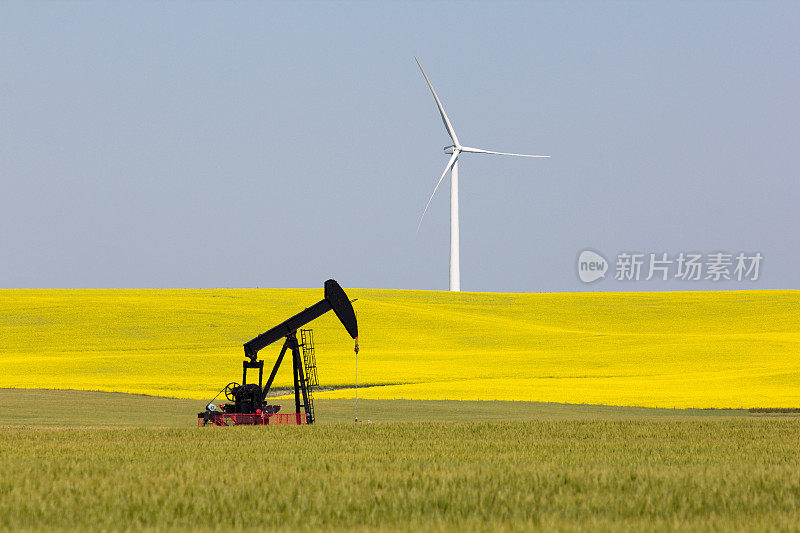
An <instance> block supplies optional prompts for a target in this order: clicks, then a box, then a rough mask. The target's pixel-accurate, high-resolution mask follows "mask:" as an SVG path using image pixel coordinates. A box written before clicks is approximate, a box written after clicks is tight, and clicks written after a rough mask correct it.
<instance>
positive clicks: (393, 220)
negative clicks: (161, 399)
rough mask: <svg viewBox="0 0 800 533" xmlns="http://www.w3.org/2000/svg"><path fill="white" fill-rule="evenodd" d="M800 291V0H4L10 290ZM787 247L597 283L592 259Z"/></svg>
mask: <svg viewBox="0 0 800 533" xmlns="http://www.w3.org/2000/svg"><path fill="white" fill-rule="evenodd" d="M414 55H416V56H418V57H419V58H420V60H421V61H422V64H423V66H424V67H425V69H426V71H427V73H428V75H429V76H430V77H431V81H432V82H433V84H434V87H435V88H436V89H437V92H438V93H439V96H440V97H441V99H442V101H443V103H444V106H445V109H446V110H447V113H448V114H449V116H450V119H451V120H452V122H453V124H454V126H455V128H456V131H457V133H458V135H459V138H460V140H461V142H463V143H464V144H466V145H469V146H477V147H481V148H487V149H493V150H500V151H511V152H522V153H542V154H550V155H552V158H551V159H547V160H535V159H534V160H531V159H521V158H500V157H493V156H479V155H474V154H473V155H470V154H467V155H464V156H462V158H461V159H460V161H461V172H460V183H461V188H460V197H461V204H460V205H461V239H462V241H461V244H462V246H461V276H462V289H464V290H472V291H517V292H530V291H574V290H662V289H740V288H794V289H796V288H798V279H799V278H800V276H798V266H799V265H800V252H798V248H797V244H798V239H797V236H796V228H797V227H798V225H799V224H798V223H800V209H798V206H799V205H800V184H798V174H799V173H798V170H800V163H799V162H798V158H797V145H798V139H799V136H798V124H800V104H799V103H798V97H797V95H798V94H800V68H798V66H799V65H800V4H798V3H797V2H785V3H780V2H778V3H762V2H752V3H740V2H720V3H718V2H665V3H660V4H659V3H655V2H631V3H626V2H622V3H611V2H575V3H570V2H566V3H563V2H546V3H533V2H531V3H507V4H497V3H494V2H492V3H488V2H487V3H470V4H464V5H462V4H451V3H393V4H388V5H385V4H381V5H373V4H371V3H365V2H364V3H362V2H358V3H256V2H246V3H229V2H224V3H223V2H220V3H212V2H199V3H197V2H187V3H182V2H164V3H141V2H130V3H124V2H103V3H76V2H66V3H45V2H19V3H17V2H3V3H2V4H0V183H2V195H1V196H0V248H1V249H2V256H0V257H1V259H0V286H2V287H63V288H73V287H154V288H160V287H256V286H260V287H321V285H322V281H323V280H324V279H326V278H327V277H331V276H332V277H336V278H337V279H339V280H340V282H342V283H343V285H345V286H348V287H375V288H416V289H446V288H447V280H448V260H449V258H448V254H449V184H448V182H446V183H445V184H443V187H444V188H443V189H442V190H440V192H439V193H438V194H437V197H436V198H435V199H434V201H433V203H432V205H431V208H430V210H429V212H428V214H427V215H426V218H425V221H424V223H423V225H422V228H421V230H420V232H419V233H417V231H416V228H417V221H418V217H419V215H420V213H421V211H422V208H423V207H424V205H425V202H426V201H427V198H428V196H429V195H430V193H431V191H432V190H433V186H434V184H435V182H436V180H437V179H438V177H439V175H440V173H441V170H442V168H443V167H444V165H445V163H446V161H447V156H446V155H445V154H444V153H443V152H442V148H443V147H444V146H445V145H447V144H449V138H448V137H447V135H446V133H445V131H444V128H443V126H442V124H441V122H440V119H439V116H438V113H437V111H436V108H435V105H434V102H433V100H432V98H431V96H430V93H429V92H428V89H427V87H426V85H425V81H424V79H423V78H422V76H421V74H420V73H419V71H418V69H417V66H416V64H415V63H414V59H413V56H414ZM586 248H589V249H592V250H596V251H599V252H601V253H602V254H603V255H604V256H606V257H607V258H608V259H609V261H610V262H611V263H612V265H611V269H612V270H613V268H614V265H613V262H614V259H615V255H616V254H617V253H618V252H622V251H639V252H642V253H651V252H652V253H661V252H667V253H669V254H673V255H675V254H678V253H679V252H682V251H683V252H690V251H696V252H700V253H704V254H708V253H712V252H717V251H726V252H730V253H738V252H740V251H743V252H748V253H750V252H756V251H758V252H760V253H761V254H762V255H763V256H764V261H763V264H762V271H761V272H760V279H759V280H758V281H755V282H753V281H743V282H736V281H729V282H719V283H712V282H710V281H705V282H704V281H698V282H686V281H683V282H681V281H671V282H659V281H656V280H651V281H648V282H645V281H639V282H617V281H615V280H613V279H611V278H613V272H609V275H608V276H607V278H606V279H605V280H601V281H598V282H596V283H594V284H591V285H584V284H583V283H581V282H580V281H579V279H578V276H577V273H576V260H577V257H578V254H579V253H580V252H581V251H582V250H584V249H586Z"/></svg>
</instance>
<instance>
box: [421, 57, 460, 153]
mask: <svg viewBox="0 0 800 533" xmlns="http://www.w3.org/2000/svg"><path fill="white" fill-rule="evenodd" d="M414 61H416V62H417V66H418V67H419V69H420V70H421V71H422V75H423V76H425V81H427V82H428V87H429V88H430V90H431V94H432V95H433V99H434V100H436V106H437V107H438V108H439V114H440V115H442V122H444V127H445V128H446V129H447V133H448V135H450V138H451V139H453V144H455V145H456V146H459V142H458V137H456V130H454V129H453V125H452V124H450V119H448V118H447V113H445V112H444V108H443V107H442V103H441V102H440V101H439V97H438V96H436V91H434V90H433V85H431V80H429V79H428V75H427V74H425V71H424V70H423V68H422V65H420V64H419V59H417V58H416V57H415V58H414Z"/></svg>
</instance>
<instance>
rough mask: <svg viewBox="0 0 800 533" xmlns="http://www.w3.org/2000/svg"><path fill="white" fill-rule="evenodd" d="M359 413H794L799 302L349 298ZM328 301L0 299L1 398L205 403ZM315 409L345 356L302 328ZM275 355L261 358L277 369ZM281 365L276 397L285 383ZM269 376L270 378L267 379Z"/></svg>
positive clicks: (328, 394)
mask: <svg viewBox="0 0 800 533" xmlns="http://www.w3.org/2000/svg"><path fill="white" fill-rule="evenodd" d="M347 292H348V295H349V296H350V297H351V298H358V301H357V302H356V303H355V307H356V310H357V313H358V319H359V328H360V331H361V338H360V345H361V352H360V354H359V357H358V376H359V391H358V394H359V397H360V398H375V399H394V398H407V399H453V400H527V401H544V402H568V403H590V404H609V405H631V406H652V407H717V408H724V407H800V291H735V292H734V291H731V292H664V293H547V294H496V293H450V292H436V291H401V290H369V289H347ZM320 298H322V289H321V288H320V289H211V290H0V387H22V388H72V389H86V390H105V391H120V392H133V393H144V394H154V395H161V396H174V397H186V398H198V399H208V398H210V397H212V396H213V395H214V394H216V393H217V391H218V390H219V389H220V388H221V387H222V386H224V385H225V384H226V383H227V382H229V381H241V373H242V366H241V361H242V359H243V358H242V354H243V350H242V343H244V342H246V341H248V340H250V339H251V338H253V337H255V336H256V335H257V334H259V333H261V332H263V331H265V330H266V329H269V328H270V327H272V326H273V325H275V324H277V323H279V322H281V321H283V320H284V319H286V318H288V317H289V316H291V315H293V314H295V313H297V312H298V311H300V310H302V309H303V308H305V307H307V306H309V305H311V304H313V303H315V302H317V301H318V300H319V299H320ZM311 327H313V329H314V338H315V341H316V343H315V344H316V352H317V365H318V374H319V379H320V383H321V385H322V386H323V387H330V388H332V389H333V390H329V391H323V392H318V393H317V397H325V398H352V397H353V395H354V391H353V389H352V385H353V383H354V379H355V358H354V354H353V343H352V341H351V340H350V338H349V336H348V335H347V333H346V332H345V330H344V328H343V327H342V326H341V325H340V324H339V322H338V321H337V319H336V317H335V315H334V314H333V313H328V314H326V315H325V316H323V317H322V318H320V319H318V320H316V321H315V322H313V323H312V324H311ZM279 348H280V345H279V344H275V345H273V346H270V347H268V348H266V349H264V350H263V351H262V352H261V353H260V356H261V357H262V358H263V359H265V360H266V361H267V363H266V367H271V365H272V363H273V362H274V360H275V358H276V356H277V353H278V351H279ZM290 369H291V364H290V361H289V360H288V359H287V360H286V362H285V363H284V368H282V370H281V372H280V373H279V374H278V379H277V381H276V385H277V386H282V387H288V386H289V385H290V383H291V374H290ZM265 371H266V372H268V369H265Z"/></svg>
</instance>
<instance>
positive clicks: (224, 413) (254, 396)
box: [197, 279, 358, 426]
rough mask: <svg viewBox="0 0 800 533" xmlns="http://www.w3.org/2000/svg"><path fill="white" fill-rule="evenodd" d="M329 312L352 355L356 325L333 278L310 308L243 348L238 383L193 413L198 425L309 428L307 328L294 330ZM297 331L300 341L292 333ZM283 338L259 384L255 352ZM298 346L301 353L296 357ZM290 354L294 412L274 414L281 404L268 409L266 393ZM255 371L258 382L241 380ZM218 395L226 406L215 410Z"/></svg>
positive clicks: (311, 376)
mask: <svg viewBox="0 0 800 533" xmlns="http://www.w3.org/2000/svg"><path fill="white" fill-rule="evenodd" d="M331 310H333V312H334V313H336V316H337V317H338V318H339V321H340V322H341V323H342V325H343V326H344V328H345V329H346V330H347V333H349V334H350V337H352V338H353V339H354V340H355V352H356V353H358V321H357V320H356V314H355V311H354V310H353V305H352V303H351V301H350V299H349V298H348V297H347V295H346V294H345V292H344V290H343V289H342V288H341V287H340V286H339V284H338V283H337V282H336V280H333V279H329V280H328V281H326V282H325V297H324V298H323V299H322V300H320V301H319V302H317V303H315V304H314V305H312V306H311V307H307V308H306V309H304V310H303V311H301V312H299V313H297V314H296V315H294V316H293V317H291V318H289V319H287V320H284V321H283V322H281V323H280V324H278V325H277V326H275V327H273V328H271V329H269V330H267V331H265V332H264V333H262V334H261V335H259V336H258V337H256V338H254V339H253V340H251V341H249V342H246V343H245V344H244V355H245V360H244V361H242V383H241V384H239V383H235V382H232V383H228V384H227V385H226V386H225V387H224V388H223V389H222V390H220V392H218V393H217V396H215V397H214V398H212V399H211V401H209V402H208V403H207V404H206V409H205V411H203V412H201V413H198V414H197V423H198V425H200V423H201V422H202V424H203V425H208V424H213V425H218V426H228V425H265V424H276V423H277V424H281V423H282V424H313V423H314V422H315V415H314V400H313V396H312V390H313V387H314V386H316V385H318V381H317V375H316V362H315V356H314V348H313V340H312V336H311V330H310V329H300V328H302V327H303V326H305V325H306V324H308V323H309V322H311V321H312V320H315V319H317V318H319V317H320V316H322V315H324V314H325V313H327V312H328V311H331ZM298 330H299V331H300V341H298V339H297V332H298ZM281 339H283V347H282V348H281V351H280V354H279V355H278V359H277V360H276V361H275V364H274V366H273V367H272V372H270V375H269V378H268V379H267V383H266V384H265V385H263V386H262V380H263V377H264V361H263V360H259V359H258V352H260V351H261V350H263V349H264V348H266V347H267V346H269V345H271V344H273V343H275V342H277V341H279V340H281ZM301 348H302V351H303V353H302V354H301ZM287 352H288V353H291V357H292V369H293V376H294V404H295V413H293V414H285V413H279V412H278V411H280V409H281V406H279V405H269V404H268V403H267V401H266V400H267V394H268V393H269V391H270V388H271V387H272V383H273V381H274V380H275V375H276V374H277V373H278V369H279V368H280V366H281V363H282V362H283V358H284V356H285V355H286V354H287ZM248 370H258V384H256V383H248V382H247V371H248ZM222 393H224V394H225V397H226V398H227V400H228V401H230V402H233V403H230V404H222V405H220V406H219V407H218V406H216V405H215V404H214V403H213V402H214V400H215V399H216V398H217V397H218V396H219V395H220V394H222Z"/></svg>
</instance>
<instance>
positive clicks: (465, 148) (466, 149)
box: [461, 146, 550, 157]
mask: <svg viewBox="0 0 800 533" xmlns="http://www.w3.org/2000/svg"><path fill="white" fill-rule="evenodd" d="M461 151H462V152H471V153H473V154H494V155H513V156H516V157H550V156H549V155H528V154H509V153H506V152H492V151H490V150H481V149H480V148H470V147H469V146H462V147H461Z"/></svg>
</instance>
